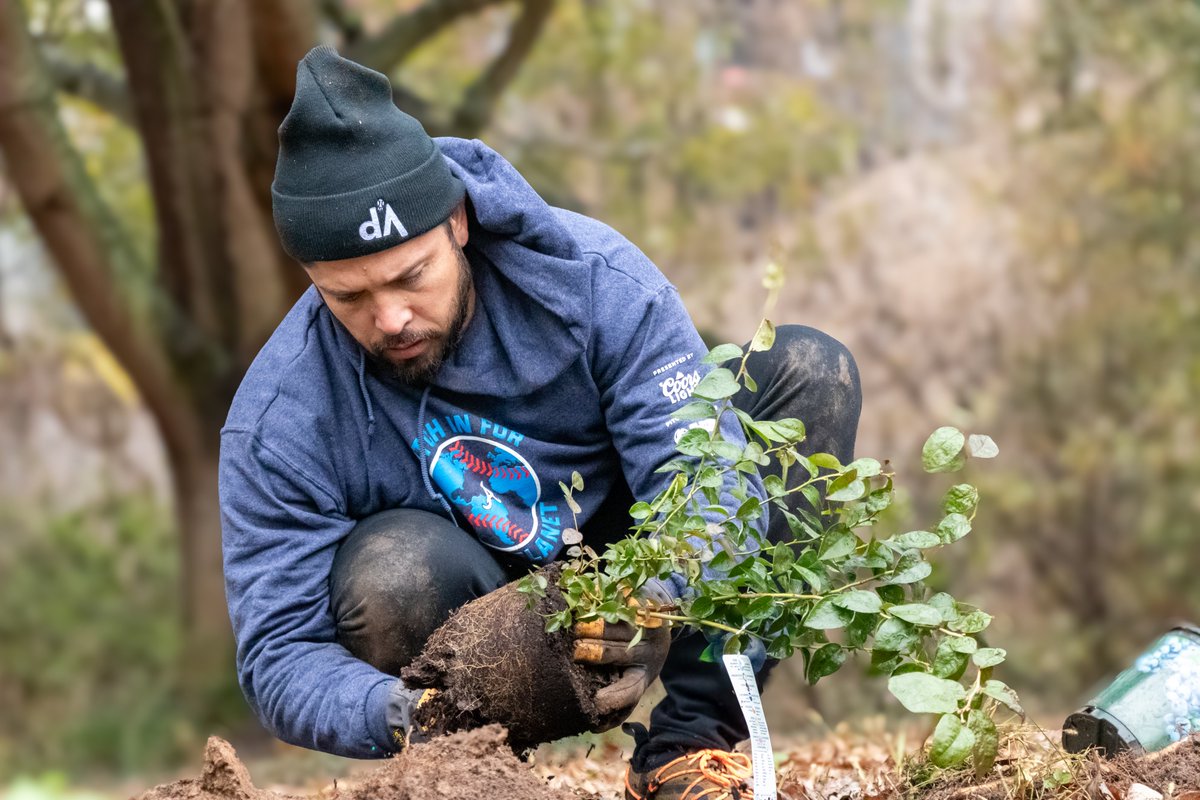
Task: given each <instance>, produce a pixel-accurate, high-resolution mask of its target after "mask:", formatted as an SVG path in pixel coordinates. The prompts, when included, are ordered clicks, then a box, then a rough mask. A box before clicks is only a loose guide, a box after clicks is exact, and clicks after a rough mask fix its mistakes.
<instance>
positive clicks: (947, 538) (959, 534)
mask: <svg viewBox="0 0 1200 800" xmlns="http://www.w3.org/2000/svg"><path fill="white" fill-rule="evenodd" d="M970 532H971V521H970V520H969V519H967V518H966V517H964V516H963V515H962V514H947V515H946V517H945V518H944V519H943V520H942V521H941V522H939V523H938V526H937V535H938V537H939V538H940V539H941V540H942V541H943V542H945V543H947V544H949V543H950V542H957V541H958V540H959V539H961V538H963V537H964V536H966V535H967V534H968V533H970Z"/></svg>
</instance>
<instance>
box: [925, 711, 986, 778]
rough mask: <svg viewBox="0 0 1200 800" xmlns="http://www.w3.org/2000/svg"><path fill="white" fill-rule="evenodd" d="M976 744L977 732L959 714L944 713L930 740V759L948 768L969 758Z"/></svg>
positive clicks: (937, 764)
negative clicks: (964, 722) (965, 723)
mask: <svg viewBox="0 0 1200 800" xmlns="http://www.w3.org/2000/svg"><path fill="white" fill-rule="evenodd" d="M974 746H975V734H974V733H973V732H972V731H971V729H970V728H968V727H966V726H964V725H963V724H962V720H960V719H959V718H958V715H957V714H944V715H942V718H941V719H939V720H938V724H937V727H936V728H934V729H933V738H932V739H931V740H930V742H929V760H930V761H931V762H933V764H934V766H938V767H941V768H942V769H946V768H948V767H956V766H958V765H959V764H961V763H963V762H964V761H966V760H967V758H968V757H969V756H970V755H971V749H972V748H973V747H974Z"/></svg>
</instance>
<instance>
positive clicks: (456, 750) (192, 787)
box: [138, 725, 578, 800]
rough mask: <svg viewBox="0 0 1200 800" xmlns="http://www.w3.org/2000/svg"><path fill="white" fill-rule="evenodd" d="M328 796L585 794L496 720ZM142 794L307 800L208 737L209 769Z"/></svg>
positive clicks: (455, 799) (453, 799) (558, 798)
mask: <svg viewBox="0 0 1200 800" xmlns="http://www.w3.org/2000/svg"><path fill="white" fill-rule="evenodd" d="M318 796H319V797H320V798H322V800H426V799H427V798H430V797H436V798H439V800H479V799H480V798H484V797H486V798H489V800H578V797H577V796H576V795H574V794H572V793H568V792H564V791H561V790H558V789H553V788H551V787H549V786H547V785H546V784H545V782H544V781H542V779H540V778H538V777H537V776H536V775H534V774H533V773H532V772H531V771H530V770H529V767H527V766H526V765H524V764H522V763H521V762H520V761H518V760H517V757H516V756H515V755H513V753H512V749H511V748H510V747H509V746H508V743H507V737H506V736H505V732H504V729H503V728H501V727H500V726H499V725H489V726H487V727H484V728H478V729H476V730H473V731H464V732H462V733H456V734H453V735H450V736H444V737H441V738H439V739H436V740H434V741H431V742H429V743H427V744H417V745H413V746H412V747H410V748H408V749H407V750H405V751H404V752H403V753H401V754H400V755H399V756H397V757H396V758H394V759H392V760H391V761H389V762H387V763H386V764H384V765H383V766H382V767H380V768H379V769H378V770H376V771H375V772H373V773H371V774H369V775H368V776H367V777H366V778H365V779H364V780H362V781H361V782H360V783H358V784H357V785H354V786H352V787H348V788H335V789H333V790H332V791H325V792H322V793H321V794H320V795H318ZM138 800H303V799H302V798H299V797H297V796H295V795H282V794H277V793H275V792H270V791H266V790H264V789H258V788H255V786H254V784H253V783H252V782H251V781H250V775H249V773H248V772H247V771H246V767H245V766H244V765H243V764H242V762H241V761H240V760H238V757H237V754H236V753H235V752H234V750H233V747H232V746H230V744H229V742H226V741H224V740H223V739H218V738H217V737H215V736H214V737H212V738H210V739H209V740H208V747H207V748H205V751H204V771H203V773H202V774H201V776H200V778H198V779H197V778H189V779H185V780H181V781H176V782H175V783H168V784H163V785H162V786H157V787H155V788H153V789H151V790H150V791H148V792H146V793H145V794H143V795H141V797H139V798H138Z"/></svg>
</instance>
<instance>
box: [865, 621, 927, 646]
mask: <svg viewBox="0 0 1200 800" xmlns="http://www.w3.org/2000/svg"><path fill="white" fill-rule="evenodd" d="M918 641H920V636H918V635H917V632H916V629H914V628H913V626H912V625H910V624H908V623H907V622H904V621H903V620H899V619H885V620H884V621H883V624H881V625H880V626H879V630H878V631H876V632H875V649H877V650H892V651H894V652H897V653H906V652H908V651H909V650H911V649H912V648H913V646H915V645H916V644H917V642H918Z"/></svg>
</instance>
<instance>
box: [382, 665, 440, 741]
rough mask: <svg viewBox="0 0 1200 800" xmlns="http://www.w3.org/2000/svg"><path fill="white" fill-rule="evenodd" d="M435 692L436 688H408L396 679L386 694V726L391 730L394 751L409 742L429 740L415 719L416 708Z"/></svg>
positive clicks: (427, 700) (426, 733)
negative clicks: (389, 691)
mask: <svg viewBox="0 0 1200 800" xmlns="http://www.w3.org/2000/svg"><path fill="white" fill-rule="evenodd" d="M436 694H437V689H410V688H408V687H407V686H405V685H404V682H403V681H396V685H395V686H393V687H392V691H391V694H390V695H388V704H387V726H388V729H389V730H390V731H391V732H392V742H393V743H394V745H395V748H396V752H400V751H401V750H403V749H404V748H405V747H407V746H408V745H409V744H410V743H412V742H416V743H418V744H419V743H421V742H427V741H429V734H428V732H427V731H426V730H425V729H424V728H423V727H422V726H421V725H420V724H419V723H417V721H416V714H417V709H418V708H420V707H421V705H422V704H424V703H427V702H429V700H430V699H431V698H432V697H433V696H434V695H436Z"/></svg>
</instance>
